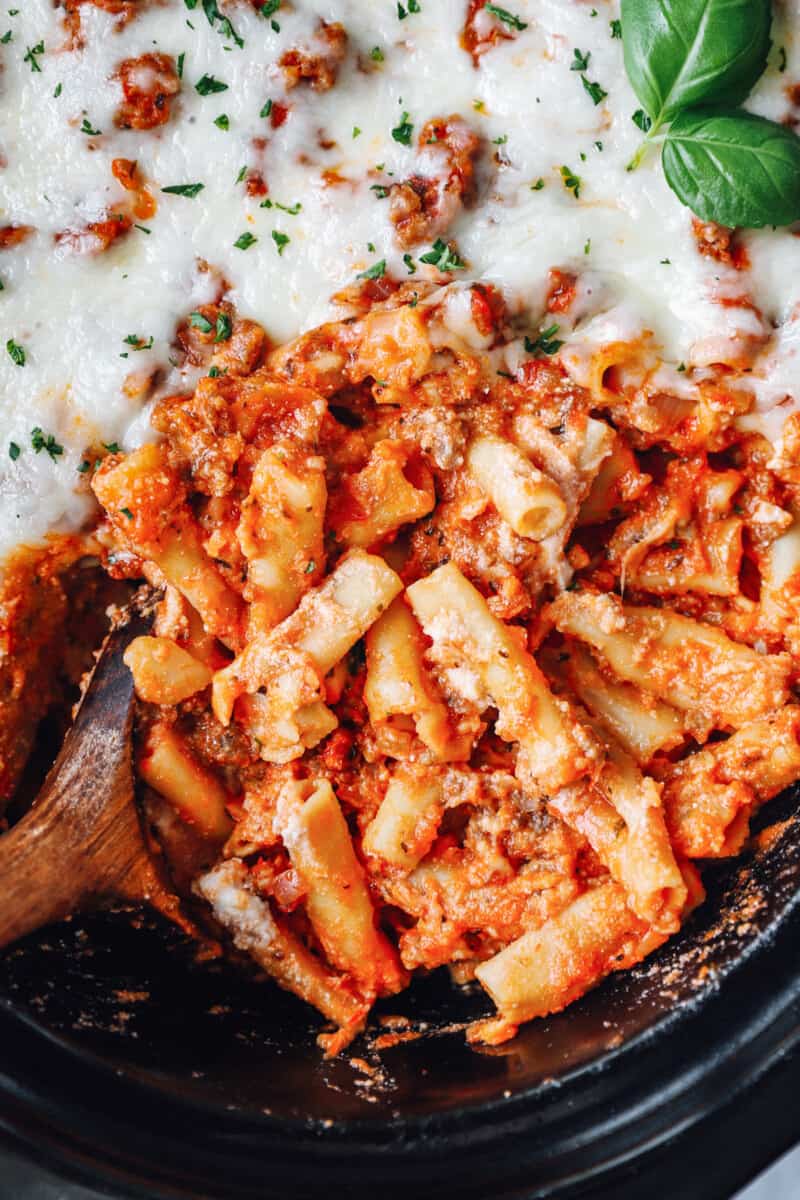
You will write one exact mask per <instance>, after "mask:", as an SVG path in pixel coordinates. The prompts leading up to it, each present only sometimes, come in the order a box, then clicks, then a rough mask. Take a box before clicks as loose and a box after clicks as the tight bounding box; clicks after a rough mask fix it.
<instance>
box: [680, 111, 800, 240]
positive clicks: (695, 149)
mask: <svg viewBox="0 0 800 1200" xmlns="http://www.w3.org/2000/svg"><path fill="white" fill-rule="evenodd" d="M662 163H663V167H664V174H665V175H666V177H667V183H668V184H669V186H670V187H671V188H672V190H673V192H674V193H675V195H676V196H677V197H678V199H679V200H681V201H682V203H683V204H686V205H687V206H688V207H689V208H690V209H691V210H692V212H694V213H697V215H698V217H702V219H703V220H704V221H717V222H718V223H719V224H720V225H744V226H746V227H747V228H749V229H759V228H760V227H761V226H762V225H789V224H791V222H792V221H796V220H798V218H800V138H798V137H796V136H795V135H794V134H793V133H792V132H791V131H790V130H788V129H787V128H786V127H785V126H784V125H776V124H775V122H774V121H767V120H765V118H764V117H757V116H754V114H753V113H748V112H743V111H739V112H735V111H734V112H716V111H714V110H713V109H710V110H709V109H703V108H693V109H689V111H688V112H683V113H680V114H679V115H678V116H677V117H676V118H675V120H674V121H673V122H672V125H671V126H670V130H669V134H668V135H667V140H666V142H665V143H664V151H663V158H662Z"/></svg>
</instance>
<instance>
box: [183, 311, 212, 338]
mask: <svg viewBox="0 0 800 1200" xmlns="http://www.w3.org/2000/svg"><path fill="white" fill-rule="evenodd" d="M189 324H190V325H191V327H192V328H193V329H199V330H200V332H201V333H211V330H212V329H213V328H214V326H213V325H212V324H211V322H210V321H209V320H207V318H206V317H204V316H203V314H202V313H201V312H197V311H195V312H190V313H189Z"/></svg>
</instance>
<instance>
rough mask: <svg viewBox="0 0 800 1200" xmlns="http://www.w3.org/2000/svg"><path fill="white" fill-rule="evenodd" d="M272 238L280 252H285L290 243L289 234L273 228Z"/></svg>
mask: <svg viewBox="0 0 800 1200" xmlns="http://www.w3.org/2000/svg"><path fill="white" fill-rule="evenodd" d="M272 240H273V242H274V243H275V248H276V249H277V251H278V254H283V252H284V250H285V249H286V247H287V246H288V245H289V235H288V234H286V233H281V232H280V231H279V230H277V229H273V231H272Z"/></svg>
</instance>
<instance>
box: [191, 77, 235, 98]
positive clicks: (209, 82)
mask: <svg viewBox="0 0 800 1200" xmlns="http://www.w3.org/2000/svg"><path fill="white" fill-rule="evenodd" d="M194 90H195V91H196V92H199V93H200V95H201V96H210V95H211V94H212V93H213V92H227V90H228V85H227V83H223V82H222V80H221V79H215V78H214V76H213V75H203V76H201V78H200V79H198V81H197V83H196V84H195V85H194Z"/></svg>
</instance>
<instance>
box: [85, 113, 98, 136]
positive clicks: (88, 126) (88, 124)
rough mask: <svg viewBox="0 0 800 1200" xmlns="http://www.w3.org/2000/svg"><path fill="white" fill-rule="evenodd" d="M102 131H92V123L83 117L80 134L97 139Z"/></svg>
mask: <svg viewBox="0 0 800 1200" xmlns="http://www.w3.org/2000/svg"><path fill="white" fill-rule="evenodd" d="M102 132H103V131H102V129H92V123H91V121H90V120H89V119H88V117H84V118H83V120H82V121H81V133H85V134H86V135H87V136H88V137H99V135H100V134H101V133H102Z"/></svg>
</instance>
